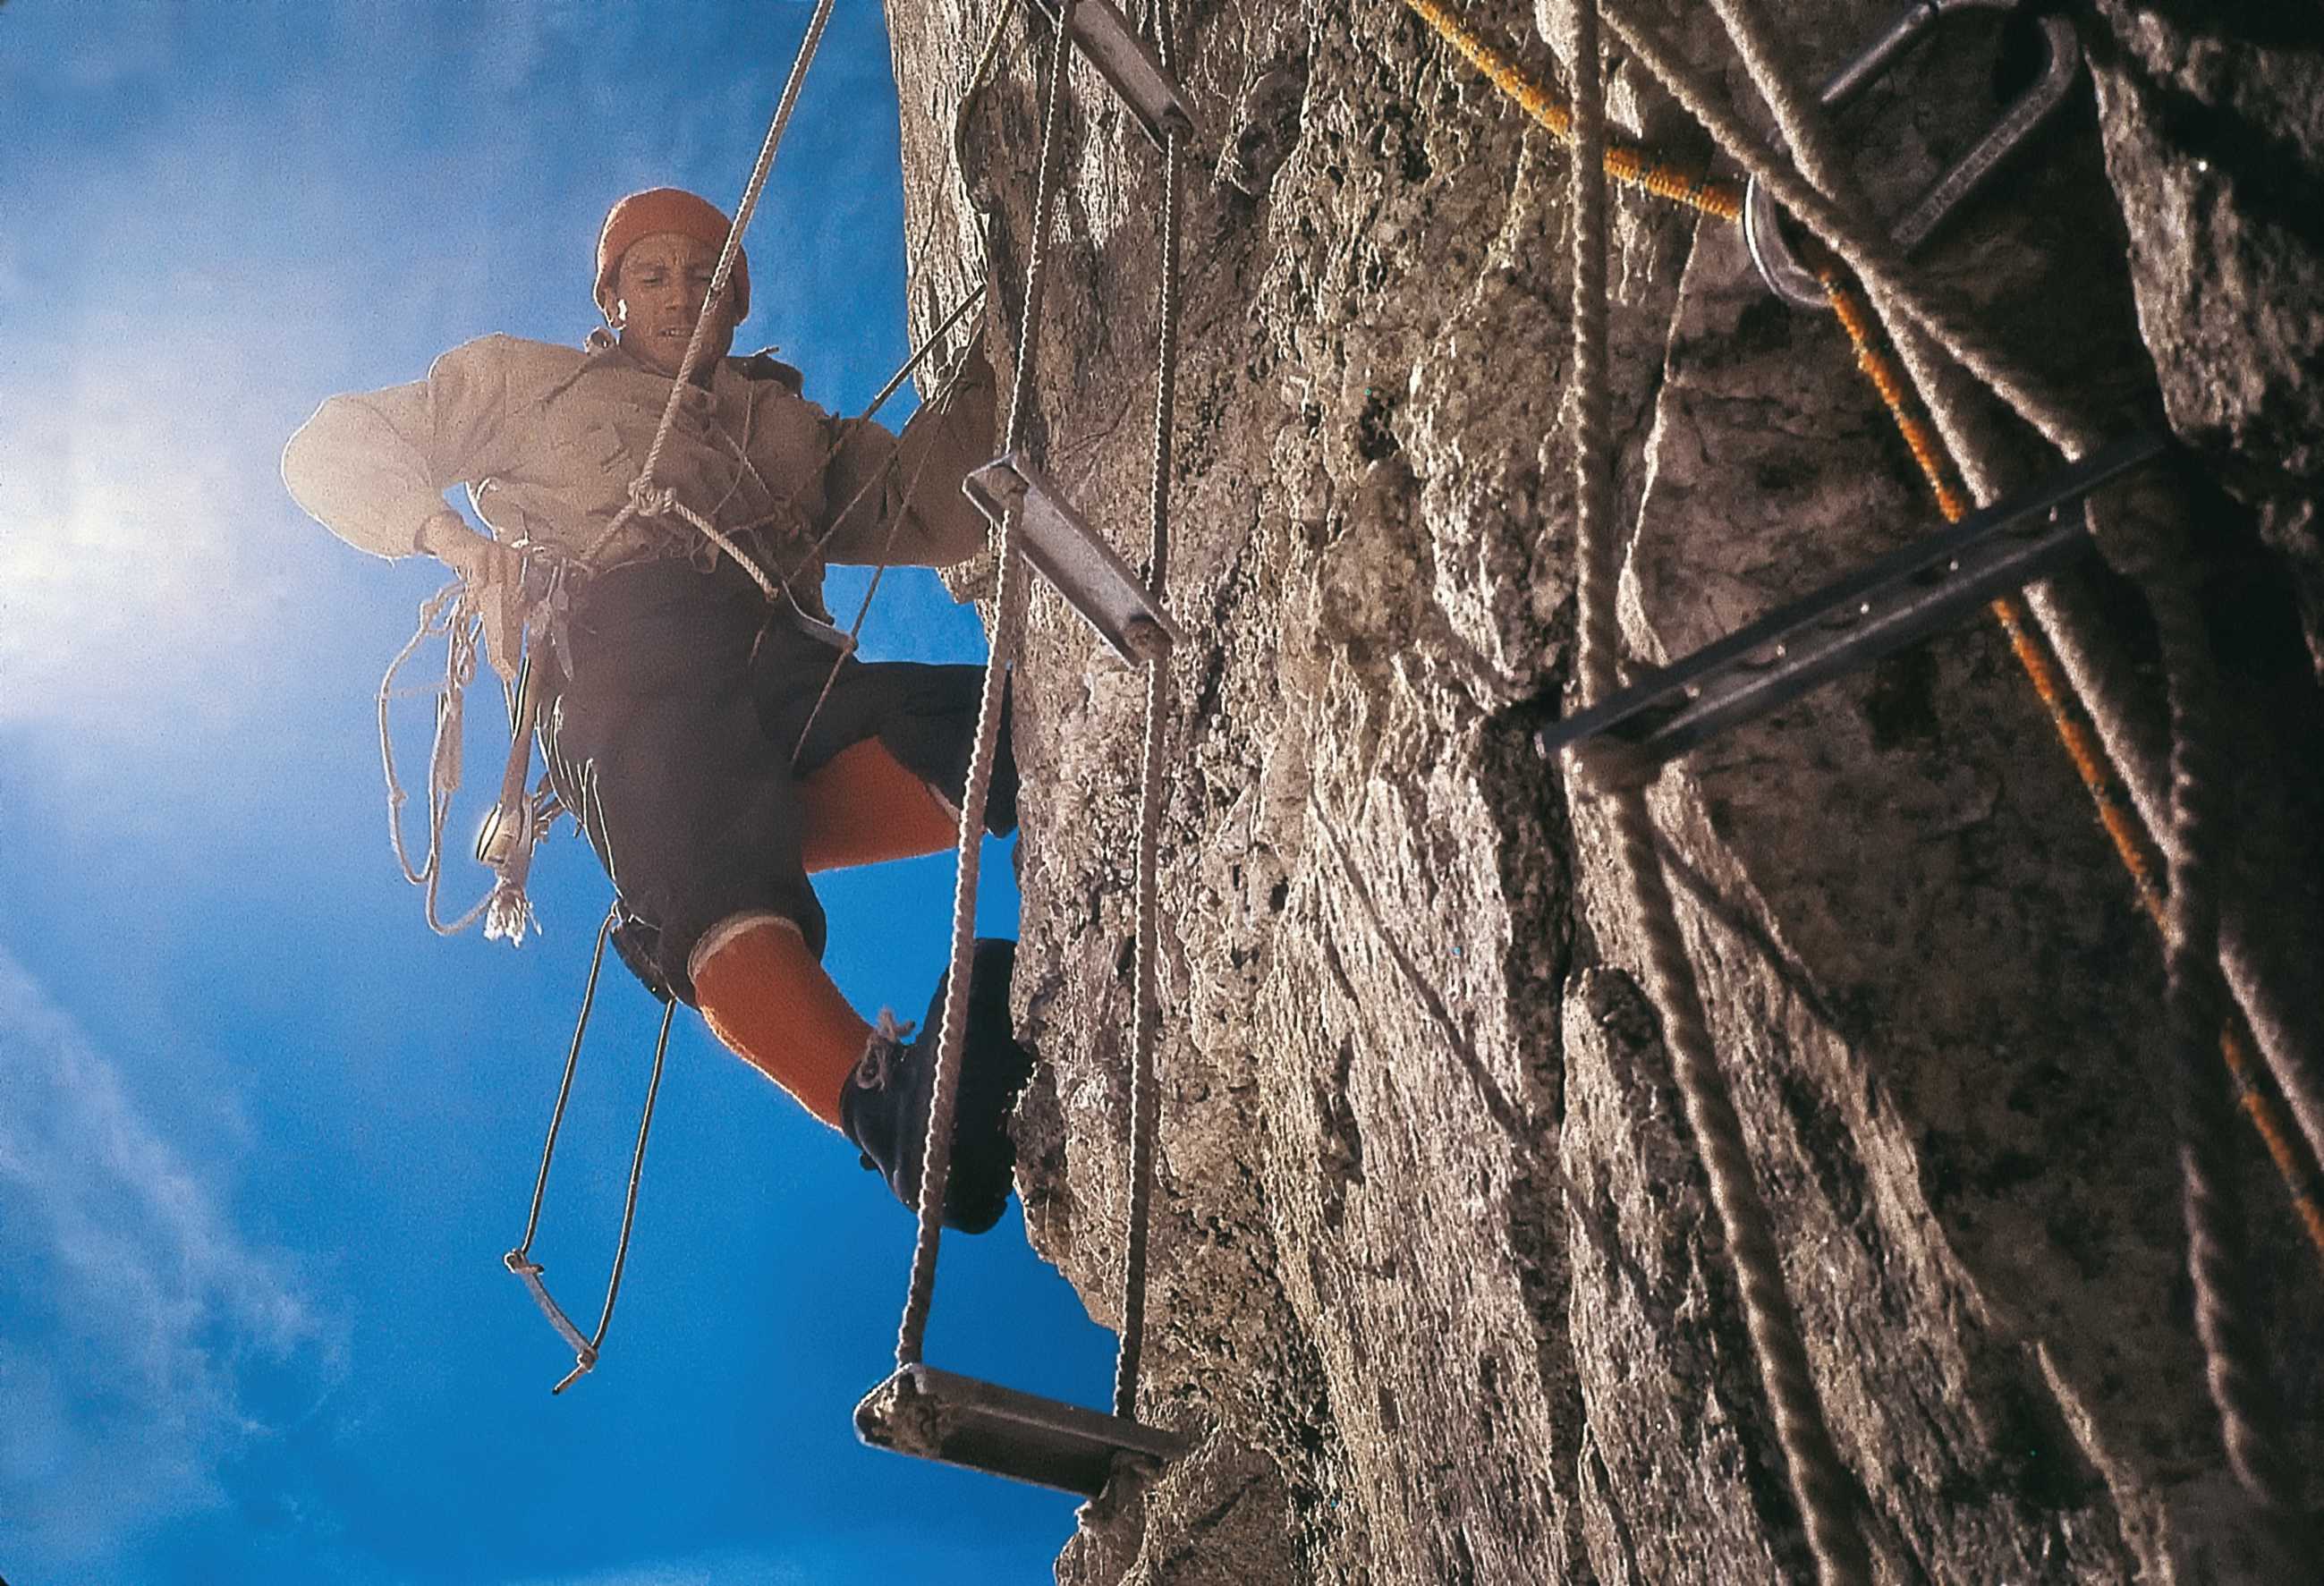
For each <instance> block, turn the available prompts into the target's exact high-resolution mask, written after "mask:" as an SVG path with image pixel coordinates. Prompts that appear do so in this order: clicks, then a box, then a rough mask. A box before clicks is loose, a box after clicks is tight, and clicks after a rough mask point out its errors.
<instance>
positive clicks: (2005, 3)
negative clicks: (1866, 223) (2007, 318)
mask: <svg viewBox="0 0 2324 1586" xmlns="http://www.w3.org/2000/svg"><path fill="white" fill-rule="evenodd" d="M2020 3H2021V0H1916V4H1914V5H1913V6H1912V8H1911V9H1910V10H1908V11H1906V12H1905V13H1904V14H1902V15H1901V16H1899V17H1897V18H1896V20H1895V21H1894V22H1892V23H1889V24H1888V26H1887V28H1886V30H1885V31H1884V32H1882V33H1881V34H1880V36H1879V37H1878V38H1877V39H1875V40H1873V41H1872V42H1871V43H1870V44H1868V45H1867V46H1866V47H1865V48H1864V49H1863V50H1861V51H1858V53H1857V55H1856V56H1855V58H1854V59H1852V60H1849V62H1848V64H1846V65H1845V66H1843V67H1841V68H1840V70H1839V71H1837V72H1835V73H1834V74H1833V75H1832V78H1831V81H1830V82H1827V83H1826V84H1824V86H1823V91H1822V92H1821V94H1819V95H1818V96H1817V98H1818V101H1819V102H1820V103H1821V105H1822V106H1823V107H1824V108H1825V109H1826V110H1837V109H1838V108H1840V106H1843V105H1846V104H1847V103H1848V102H1849V100H1851V99H1853V98H1855V97H1857V96H1858V94H1861V93H1862V92H1863V91H1864V90H1865V89H1866V88H1869V87H1871V86H1872V84H1873V83H1874V82H1876V81H1877V80H1878V79H1879V78H1880V77H1881V76H1883V75H1884V74H1885V73H1886V71H1887V70H1888V69H1889V68H1890V67H1891V66H1893V65H1895V63H1896V60H1897V59H1898V58H1899V57H1900V56H1902V55H1903V54H1904V51H1906V50H1907V49H1909V48H1910V47H1911V46H1912V45H1913V44H1914V41H1917V40H1918V39H1919V38H1920V36H1921V35H1922V34H1923V33H1924V32H1928V31H1929V30H1930V29H1931V28H1932V27H1934V26H1936V25H1937V24H1938V23H1941V22H1943V21H1944V20H1945V19H1946V18H1947V17H1950V16H1954V15H1958V14H1960V13H1962V12H1965V11H1999V12H2005V13H2006V12H2012V11H2015V10H2016V9H2017V8H2018V6H2019V5H2020ZM2039 25H2040V27H2041V30H2042V42H2043V48H2044V49H2045V50H2046V51H2048V53H2049V59H2048V60H2047V62H2046V63H2045V64H2044V65H2043V69H2042V75H2041V77H2040V78H2038V79H2037V80H2036V81H2035V82H2034V84H2033V87H2032V88H2027V89H2026V90H2025V91H2024V93H2023V94H2020V95H2019V96H2018V97H2017V98H2016V99H2015V101H2014V102H2012V104H2011V105H2010V106H2009V108H2008V109H2007V110H2006V111H2005V112H2003V113H2002V116H2001V119H2000V120H1998V121H1997V122H1995V123H1994V124H1993V125H1992V126H1991V127H1990V128H1988V129H1987V132H1986V134H1985V136H1984V137H1982V138H1980V139H1978V143H1977V146H1976V147H1975V148H1973V149H1971V150H1970V151H1969V152H1968V153H1966V154H1964V155H1962V156H1961V158H1960V160H1959V161H1955V162H1954V164H1953V166H1952V168H1951V169H1950V170H1949V171H1946V172H1945V173H1944V174H1943V175H1942V176H1941V177H1939V178H1938V179H1937V180H1936V183H1935V185H1933V186H1932V187H1931V188H1930V189H1929V190H1928V191H1927V192H1925V193H1923V194H1922V195H1921V197H1920V199H1919V200H1918V201H1917V202H1916V203H1914V206H1913V207H1912V208H1911V209H1910V210H1909V211H1907V212H1906V213H1905V215H1904V218H1903V219H1901V220H1899V221H1897V222H1896V224H1895V226H1894V227H1892V228H1891V230H1890V232H1889V235H1890V236H1891V237H1893V238H1894V239H1895V244H1896V246H1897V248H1898V249H1899V250H1900V251H1901V252H1903V253H1905V254H1911V253H1912V252H1913V251H1914V249H1916V248H1918V247H1919V246H1920V245H1921V244H1923V242H1925V241H1927V240H1928V237H1929V234H1930V233H1932V232H1933V231H1935V230H1936V229H1937V227H1938V226H1941V225H1943V224H1944V222H1945V219H1946V217H1948V216H1950V215H1951V214H1952V212H1953V211H1954V210H1955V209H1958V208H1959V207H1960V206H1961V204H1962V203H1963V202H1964V201H1965V200H1966V199H1967V198H1969V195H1970V194H1971V193H1973V192H1974V191H1976V190H1977V189H1978V187H1980V186H1982V185H1983V184H1984V182H1985V180H1986V179H1987V177H1989V176H1991V175H1992V174H1993V171H1994V170H1995V168H1996V167H1997V166H1998V165H1999V164H2000V163H2001V162H2002V161H2003V160H2005V159H2006V158H2007V157H2008V156H2009V154H2010V152H2012V151H2014V150H2015V148H2016V147H2017V145H2018V144H2020V143H2024V141H2025V140H2026V138H2027V137H2028V136H2030V135H2031V134H2033V130H2034V129H2035V128H2036V127H2038V126H2040V125H2041V124H2043V122H2044V121H2046V120H2048V119H2049V117H2050V115H2051V114H2052V112H2054V111H2055V110H2056V109H2057V108H2058V106H2061V105H2062V104H2064V103H2065V100H2066V93H2067V90H2068V89H2070V88H2072V87H2073V85H2074V75H2075V73H2076V72H2078V71H2080V69H2081V64H2082V51H2081V46H2080V44H2079V43H2078V42H2077V41H2075V38H2074V29H2073V24H2072V23H2069V22H2067V21H2066V19H2065V18H2063V17H2061V16H2045V17H2043V18H2042V19H2041V20H2040V24H2039ZM1743 240H1744V241H1745V243H1746V244H1748V245H1749V247H1750V250H1751V263H1753V264H1754V265H1755V266H1757V269H1758V272H1759V278H1760V279H1761V280H1762V281H1766V283H1767V290H1770V291H1772V292H1774V293H1775V295H1776V296H1777V297H1779V298H1781V299H1783V300H1784V301H1785V302H1787V303H1791V304H1794V305H1796V306H1797V307H1799V308H1803V309H1828V308H1830V307H1831V299H1830V298H1829V297H1828V296H1826V295H1825V292H1824V290H1823V284H1822V283H1821V281H1818V280H1817V279H1816V278H1815V275H1814V274H1813V273H1812V272H1811V271H1810V270H1809V269H1808V268H1807V266H1806V265H1804V264H1803V263H1800V260H1799V255H1798V254H1794V252H1793V251H1792V246H1791V244H1790V243H1788V242H1786V241H1785V240H1784V234H1783V228H1782V226H1781V224H1780V217H1779V215H1778V212H1777V209H1776V207H1775V201H1774V200H1773V199H1771V198H1768V197H1767V195H1766V192H1765V191H1763V190H1762V189H1761V188H1760V186H1759V179H1758V178H1757V177H1753V178H1752V179H1751V180H1750V181H1749V182H1748V183H1747V184H1746V185H1745V187H1744V189H1743Z"/></svg>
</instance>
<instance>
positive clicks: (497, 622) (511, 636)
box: [420, 507, 524, 681]
mask: <svg viewBox="0 0 2324 1586" xmlns="http://www.w3.org/2000/svg"><path fill="white" fill-rule="evenodd" d="M420 549H421V550H424V551H426V552H427V553H428V554H429V556H432V557H434V558H436V559H437V560H438V561H439V562H442V563H443V564H444V565H445V566H446V567H449V568H451V569H452V570H453V571H454V572H456V573H457V574H459V575H460V582H461V583H463V584H465V585H466V586H467V588H468V595H469V598H470V599H472V600H474V601H475V603H476V613H477V615H478V616H480V617H482V618H483V619H484V658H485V659H487V660H488V661H490V662H491V663H492V668H493V670H494V671H495V672H498V673H499V674H500V675H501V678H502V680H503V681H509V680H512V679H513V678H515V677H516V668H517V659H518V657H519V655H520V654H521V652H522V650H523V648H524V627H523V621H522V618H521V615H520V614H519V613H520V608H519V606H518V604H517V601H516V588H517V582H518V579H519V577H520V576H521V574H522V572H523V565H522V563H521V560H520V559H519V558H518V556H517V554H516V552H515V551H513V550H512V549H509V548H508V547H507V546H505V545H503V544H501V543H500V541H498V540H496V539H485V538H484V536H483V535H481V534H479V533H477V532H476V531H475V530H473V529H471V528H469V527H468V521H467V520H466V518H463V517H461V516H460V514H459V513H457V512H454V511H452V510H451V509H450V508H449V507H447V508H446V509H445V510H444V511H442V512H438V513H435V514H434V515H432V516H431V517H429V520H428V521H426V522H425V523H422V524H421V525H420Z"/></svg>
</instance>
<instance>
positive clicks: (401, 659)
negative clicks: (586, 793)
mask: <svg viewBox="0 0 2324 1586" xmlns="http://www.w3.org/2000/svg"><path fill="white" fill-rule="evenodd" d="M481 627H482V622H481V621H480V619H479V618H478V617H477V616H476V613H475V607H474V605H473V604H472V603H471V602H470V601H469V600H468V599H467V586H466V585H465V584H464V583H462V582H461V581H460V580H458V579H457V578H456V579H454V580H453V581H452V582H451V583H449V584H447V585H446V586H444V587H443V588H441V589H439V590H438V591H437V592H436V593H435V594H434V595H429V597H428V598H427V599H426V600H425V601H422V602H421V603H420V622H419V625H418V626H417V627H416V628H414V629H413V631H412V634H411V637H410V639H408V640H406V641H404V645H403V648H402V649H401V650H397V651H396V652H395V659H392V660H391V661H389V662H388V663H387V671H386V672H385V674H384V675H383V676H382V677H381V678H380V680H379V695H378V701H377V703H378V707H379V761H380V770H382V772H383V774H384V775H385V777H386V779H387V835H388V841H389V843H390V844H392V846H393V848H394V850H395V862H396V865H397V867H398V868H399V869H401V871H403V879H404V880H405V881H409V882H410V883H411V884H412V885H413V886H415V887H418V888H420V889H421V891H420V897H421V900H422V911H423V912H424V913H425V915H426V916H427V919H428V928H429V930H431V931H434V932H435V933H436V934H437V935H438V936H457V935H459V933H461V932H462V931H465V930H466V929H467V928H468V927H470V926H472V925H474V924H475V923H476V921H477V920H478V919H480V918H482V917H483V916H484V911H485V910H486V909H487V908H490V907H491V906H492V904H493V899H495V898H496V897H498V896H499V889H498V888H495V889H494V890H493V891H491V892H488V893H486V894H485V895H484V897H483V898H481V899H477V901H476V904H475V907H474V908H471V909H469V910H468V911H467V912H466V914H464V915H462V916H461V917H459V918H457V919H456V920H452V921H450V922H449V923H447V922H446V921H445V920H443V919H441V918H439V917H438V913H437V903H436V893H437V888H438V884H439V883H440V882H441V881H442V880H443V877H444V825H445V822H446V821H447V819H448V818H449V817H450V815H451V812H452V798H453V796H454V795H455V794H457V792H458V791H459V790H460V765H461V734H462V733H463V731H464V730H465V728H466V719H467V707H466V699H467V688H468V685H469V684H470V683H472V682H474V681H475V677H476V636H477V633H478V632H479V631H480V629H481ZM437 634H441V635H443V637H444V641H445V657H444V684H443V687H441V688H439V689H438V691H437V695H436V737H435V741H434V746H433V748H431V749H430V751H429V756H428V854H427V858H426V859H425V860H423V861H422V862H420V864H419V865H417V866H415V865H413V863H412V862H411V854H410V850H409V849H408V848H407V847H405V845H404V841H403V807H404V805H405V804H407V803H409V802H410V795H409V794H408V793H406V792H405V791H404V790H403V784H402V782H401V779H398V778H397V776H396V774H395V742H394V740H393V738H392V735H391V733H390V731H389V724H388V705H389V702H390V701H391V700H392V699H393V698H395V697H396V692H395V679H396V677H397V675H398V674H400V673H401V671H402V670H403V667H404V664H405V663H406V662H407V661H409V660H410V659H411V658H412V656H413V655H414V654H415V653H417V652H418V650H419V649H420V645H422V644H424V643H425V642H427V641H428V640H429V638H430V637H432V636H434V635H437Z"/></svg>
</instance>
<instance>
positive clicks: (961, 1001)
mask: <svg viewBox="0 0 2324 1586" xmlns="http://www.w3.org/2000/svg"><path fill="white" fill-rule="evenodd" d="M1073 7H1074V0H1063V4H1062V5H1061V6H1060V14H1059V16H1058V18H1057V23H1056V37H1055V39H1054V40H1053V41H1052V42H1051V45H1050V51H1049V74H1048V81H1047V85H1046V86H1045V88H1044V89H1043V105H1042V112H1041V148H1040V154H1039V164H1038V167H1037V177H1036V180H1035V187H1034V198H1033V235H1032V254H1031V257H1030V258H1029V259H1028V261H1027V263H1026V272H1025V309H1024V318H1023V322H1022V324H1021V326H1020V327H1019V332H1018V338H1017V369H1016V375H1015V379H1014V380H1013V381H1012V383H1011V386H1010V396H1009V420H1008V424H1007V427H1006V429H1005V430H1004V434H1005V436H1006V439H1005V440H1004V442H1003V445H1002V449H1003V450H1004V451H1014V450H1016V449H1017V447H1018V443H1019V440H1020V439H1021V438H1022V437H1023V432H1024V422H1025V415H1026V410H1027V404H1028V401H1030V399H1031V394H1032V381H1033V362H1034V354H1035V352H1036V351H1037V341H1038V338H1039V328H1040V322H1041V295H1042V289H1043V286H1044V284H1045V282H1046V281H1047V273H1048V259H1049V250H1048V230H1049V211H1050V206H1051V202H1052V200H1053V199H1054V198H1055V194H1056V186H1057V180H1056V148H1057V144H1058V143H1059V142H1060V140H1059V138H1058V135H1057V125H1058V121H1059V119H1060V113H1061V110H1062V107H1063V100H1064V87H1065V76H1066V70H1067V68H1068V66H1069V64H1070V57H1069V54H1068V51H1069V50H1070V49H1071V41H1070V37H1069V26H1068V24H1069V23H1071V21H1072V17H1073ZM1021 515H1022V514H1021V513H1020V512H1019V509H1017V508H1016V507H1010V509H1009V510H1008V511H1007V512H1005V513H1004V514H1003V515H1002V518H1001V543H1000V548H999V561H1000V568H1001V588H1000V594H999V596H998V599H997V601H996V603H995V604H996V609H995V611H994V613H993V622H992V643H991V651H990V654H989V656H988V658H987V659H986V661H985V665H984V687H983V690H982V695H981V696H980V697H979V699H978V702H977V717H976V743H975V747H974V749H973V751H972V752H971V754H970V758H969V763H968V781H967V786H966V788H964V791H963V793H962V796H961V810H960V852H959V861H958V872H957V877H956V880H955V881H954V889H953V917H952V966H951V969H950V971H949V973H947V974H946V976H945V999H944V1016H943V1023H942V1025H941V1027H940V1033H939V1034H938V1037H937V1047H936V1093H935V1095H934V1096H933V1097H932V1098H931V1099H930V1102H929V1104H928V1134H927V1145H926V1146H925V1148H923V1150H922V1153H921V1157H920V1204H919V1231H918V1237H917V1238H916V1239H915V1240H914V1242H913V1247H912V1276H911V1284H910V1287H909V1289H908V1293H907V1295H906V1297H905V1301H904V1316H903V1321H902V1323H901V1324H900V1326H899V1328H898V1330H897V1338H896V1363H897V1364H898V1365H899V1366H911V1365H917V1364H918V1363H919V1360H920V1357H921V1354H922V1352H923V1350H924V1348H925V1346H926V1343H927V1326H928V1312H929V1308H930V1307H931V1306H932V1305H934V1303H935V1299H936V1249H937V1246H938V1243H939V1242H940V1240H941V1239H942V1235H943V1224H944V1191H945V1180H946V1178H947V1177H948V1176H950V1174H951V1169H952V1130H953V1118H954V1111H955V1110H956V1107H957V1102H958V1099H959V1093H960V1060H961V1047H962V1040H963V1037H964V1035H965V1033H966V1026H967V1014H968V991H969V983H968V982H969V974H970V967H971V964H973V960H974V956H975V951H976V882H977V877H978V874H979V872H980V871H981V869H982V863H981V862H982V857H983V854H982V846H983V836H984V809H985V804H986V800H987V798H988V796H989V795H990V794H991V788H992V770H993V763H994V760H995V757H996V754H997V752H998V749H999V743H1000V736H1001V696H1002V691H1003V689H1004V688H1005V687H1006V686H1007V682H1008V672H1009V664H1010V659H1011V657H1012V656H1013V655H1014V654H1015V650H1016V644H1017V632H1018V629H1019V626H1020V624H1021V623H1022V622H1023V616H1024V604H1025V565H1024V558H1023V557H1022V555H1021V554H1020V553H1019V546H1018V529H1019V517H1020V516H1021Z"/></svg>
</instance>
